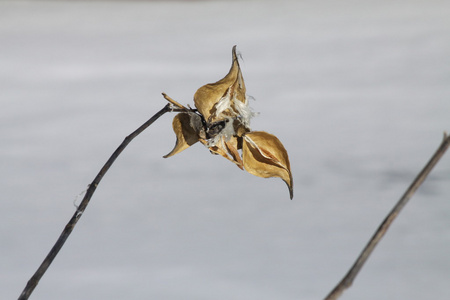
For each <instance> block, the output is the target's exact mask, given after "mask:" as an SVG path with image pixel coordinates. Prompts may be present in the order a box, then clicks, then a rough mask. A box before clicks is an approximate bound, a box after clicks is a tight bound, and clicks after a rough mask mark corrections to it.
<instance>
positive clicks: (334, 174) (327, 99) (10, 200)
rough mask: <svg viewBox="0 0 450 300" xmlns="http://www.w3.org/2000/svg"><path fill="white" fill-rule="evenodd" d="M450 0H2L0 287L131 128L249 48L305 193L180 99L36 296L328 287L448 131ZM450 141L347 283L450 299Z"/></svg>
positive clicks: (169, 295)
mask: <svg viewBox="0 0 450 300" xmlns="http://www.w3.org/2000/svg"><path fill="white" fill-rule="evenodd" d="M449 15H450V2H448V1H436V0H433V1H373V0H371V1H349V0H344V1H309V0H305V1H160V2H157V1H112V2H109V1H92V2H89V1H2V2H0V101H1V107H2V108H1V110H0V138H1V143H0V176H1V180H0V190H1V191H2V200H1V202H0V205H1V207H0V211H1V217H0V253H1V256H0V276H1V277H0V298H1V299H15V298H17V297H18V296H19V294H20V292H21V291H22V289H23V288H24V286H25V284H26V282H27V281H28V279H29V278H30V277H31V275H32V274H33V273H34V271H35V270H36V269H37V267H38V266H39V264H40V263H41V262H42V260H43V259H44V257H45V256H46V255H47V253H48V251H49V250H50V248H51V247H52V246H53V244H54V242H55V241H56V239H57V237H58V236H59V234H60V232H61V231H62V229H63V228H64V226H65V224H66V223H67V221H68V220H69V219H70V217H71V216H72V214H73V213H74V210H75V208H74V205H73V202H74V199H75V198H76V196H77V195H78V194H79V193H81V192H82V191H83V190H85V189H86V187H87V185H88V184H89V183H90V182H91V181H92V180H93V178H94V177H95V175H96V174H97V172H98V171H99V170H100V168H101V166H102V165H103V164H104V162H105V161H106V160H107V159H108V157H109V156H110V155H111V153H112V152H113V151H114V150H115V149H116V147H117V146H118V145H119V144H120V143H121V142H122V140H123V138H124V137H125V136H126V135H128V134H129V133H131V132H132V131H133V130H135V129H136V128H137V127H138V126H140V125H141V124H142V123H143V122H145V121H146V120H147V119H148V118H149V117H150V116H152V115H153V114H154V113H155V112H156V111H158V110H159V109H161V108H162V107H163V106H164V105H165V101H164V99H163V98H162V96H161V95H160V93H161V92H166V93H167V94H168V95H169V96H171V97H173V98H174V99H176V100H178V101H179V102H181V103H183V104H191V105H192V104H193V101H192V96H193V94H194V92H195V91H196V90H197V88H199V87H200V86H201V85H203V84H205V83H209V82H213V81H216V80H218V79H220V78H222V77H223V76H224V75H225V74H226V73H227V72H228V70H229V67H230V64H231V48H232V46H233V45H235V44H237V45H238V50H239V51H240V52H241V53H242V56H243V62H242V63H241V66H242V69H243V75H244V79H245V81H246V86H247V91H248V93H249V94H250V95H252V96H253V97H254V98H255V101H252V102H251V105H252V107H253V108H254V109H255V110H256V111H258V112H260V115H259V116H258V117H256V118H255V119H254V120H253V123H252V128H253V129H254V130H265V131H268V132H270V133H273V134H275V135H277V136H278V137H279V138H280V140H281V141H282V142H283V143H284V145H285V147H286V148H287V150H288V152H289V155H290V160H291V166H292V172H293V175H294V183H295V191H294V200H293V201H290V200H289V194H288V191H287V188H286V186H285V184H284V183H283V182H282V181H281V180H279V179H262V178H258V177H254V176H252V175H250V174H248V173H245V172H242V171H240V170H239V169H238V168H236V166H234V165H233V164H231V163H230V162H228V161H227V160H225V159H223V158H220V157H217V156H213V155H210V154H209V153H208V151H207V150H206V149H205V148H204V147H203V146H201V145H195V146H193V147H191V148H190V149H188V150H186V151H184V152H183V153H180V154H177V155H176V156H174V157H172V158H169V159H163V158H162V155H164V154H167V153H168V152H169V151H170V150H171V149H172V147H173V145H174V143H175V135H174V134H173V132H172V128H171V120H172V117H173V115H169V114H166V115H165V116H163V117H162V118H160V119H159V120H158V121H157V122H156V123H155V124H153V125H152V126H151V127H150V128H148V129H147V130H146V131H145V132H144V133H143V134H141V135H140V136H139V137H137V138H136V139H135V140H134V141H133V142H132V143H131V144H130V145H129V146H128V148H127V149H126V150H125V151H124V152H123V153H122V155H121V156H120V157H119V159H118V160H117V161H116V162H115V164H114V165H113V167H112V168H111V169H110V170H109V172H108V173H107V174H106V176H105V177H104V179H103V181H102V182H101V184H100V186H99V187H98V189H97V191H96V193H95V194H94V196H93V198H92V200H91V203H90V205H89V206H88V208H87V210H86V212H85V214H84V215H83V217H82V218H81V220H80V221H79V223H78V225H77V227H76V228H75V230H74V232H73V233H72V235H71V236H70V238H69V239H68V241H67V243H66V244H65V245H64V247H63V249H62V250H61V252H60V253H59V255H58V256H57V257H56V259H55V261H54V262H53V264H52V266H51V267H50V268H49V270H48V271H47V273H46V274H45V275H44V277H43V278H42V280H41V282H40V283H39V285H38V287H37V288H36V290H35V291H34V293H33V294H32V296H31V299H36V300H37V299H67V300H70V299H142V298H147V299H185V300H186V299H258V300H266V299H322V298H323V297H325V295H326V294H328V292H329V291H330V290H331V289H332V288H333V287H334V286H335V284H336V283H337V282H338V281H339V280H340V279H341V278H342V276H344V274H345V273H346V272H347V270H348V269H349V268H350V266H351V265H352V264H353V262H354V260H355V259H356V257H357V255H358V254H359V253H360V251H361V250H362V248H363V247H364V245H365V244H366V242H367V241H368V239H369V238H370V236H371V235H372V234H373V232H374V230H375V229H376V228H377V227H378V225H379V224H380V222H381V221H382V219H383V218H384V217H385V216H386V214H387V213H388V212H389V210H390V209H391V208H392V206H393V205H394V204H395V203H396V201H397V200H398V199H399V198H400V197H401V195H402V194H403V192H404V191H405V190H406V188H407V187H408V185H409V184H410V182H411V181H412V180H413V178H414V177H415V176H416V174H417V173H418V172H419V171H420V169H421V168H422V167H423V166H424V164H425V163H426V162H427V160H428V159H429V157H430V156H431V155H432V153H433V152H434V151H435V149H436V148H437V146H438V145H439V143H440V142H441V139H442V133H443V131H444V130H447V131H449V130H450V55H449V53H450V18H449ZM449 180H450V154H449V153H447V155H446V156H445V157H444V158H443V159H442V160H441V162H440V163H439V165H438V166H437V167H436V168H435V170H433V172H432V174H431V175H430V177H429V178H428V179H427V181H426V182H425V184H424V185H423V186H422V187H421V188H420V190H419V191H418V192H417V193H416V195H415V196H414V197H413V198H412V199H411V201H410V203H409V204H408V205H407V206H406V208H405V209H404V211H403V212H402V213H401V215H400V216H399V217H398V219H397V220H396V221H395V222H394V224H393V226H392V227H391V229H390V230H389V231H388V234H387V235H386V236H385V238H384V239H383V240H382V241H381V243H380V244H379V246H378V247H377V248H376V250H375V252H374V253H373V255H372V256H371V257H370V259H369V261H368V263H367V264H366V265H365V267H364V268H363V269H362V271H361V273H360V274H359V275H358V277H357V278H356V281H355V282H354V285H353V287H351V288H350V289H349V290H347V291H346V292H345V293H344V295H343V296H342V297H341V298H342V299H347V300H350V299H449V298H450V288H449V286H448V282H449V279H450V254H449V253H450V201H449V198H450V182H449Z"/></svg>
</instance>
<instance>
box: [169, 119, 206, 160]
mask: <svg viewBox="0 0 450 300" xmlns="http://www.w3.org/2000/svg"><path fill="white" fill-rule="evenodd" d="M198 119H200V117H199V116H197V115H196V114H195V113H184V112H183V113H179V114H177V115H176V116H175V117H174V118H173V122H172V127H173V131H174V132H175V134H176V136H177V142H176V144H175V147H174V148H173V150H172V151H170V153H168V154H167V155H164V156H163V157H164V158H168V157H170V156H172V155H175V154H177V153H179V152H181V151H183V150H185V149H187V148H189V147H190V146H192V145H193V144H195V143H196V142H198V140H199V134H200V131H201V127H200V126H201V125H200V124H199V122H201V120H198Z"/></svg>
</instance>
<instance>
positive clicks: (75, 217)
mask: <svg viewBox="0 0 450 300" xmlns="http://www.w3.org/2000/svg"><path fill="white" fill-rule="evenodd" d="M171 111H172V108H171V105H170V104H169V103H168V104H167V105H166V106H164V108H163V109H161V110H160V111H159V112H157V113H156V114H155V115H154V116H153V117H151V118H150V119H149V120H148V121H147V122H145V123H144V124H142V125H141V126H140V127H139V128H138V129H136V130H135V131H134V132H133V133H131V134H130V135H129V136H127V137H126V138H125V139H124V141H123V142H122V144H120V146H119V147H118V148H117V149H116V151H114V153H113V154H112V155H111V157H110V158H109V159H108V161H107V162H106V163H105V165H104V166H103V168H102V169H101V170H100V172H99V173H98V174H97V176H96V177H95V179H94V181H92V183H91V184H90V185H89V188H88V189H87V191H86V194H85V195H84V198H83V200H82V201H81V203H80V205H79V206H78V208H77V210H76V212H75V213H74V215H73V216H72V218H71V219H70V221H69V223H67V225H66V227H65V228H64V230H63V232H62V233H61V235H60V236H59V238H58V240H57V241H56V243H55V245H54V246H53V248H52V249H51V250H50V252H49V253H48V255H47V257H46V258H45V259H44V261H43V262H42V264H41V265H40V266H39V268H38V269H37V271H36V272H35V273H34V275H33V276H32V277H31V279H30V280H29V281H28V283H27V285H26V286H25V289H24V290H23V291H22V293H21V294H20V296H19V298H18V299H19V300H26V299H28V297H29V296H30V295H31V293H32V292H33V290H34V289H35V288H36V286H37V285H38V283H39V280H40V279H41V278H42V276H43V275H44V274H45V272H46V271H47V269H48V267H49V266H50V264H51V263H52V262H53V260H54V258H55V257H56V255H57V254H58V252H59V250H61V248H62V246H63V245H64V243H65V242H66V240H67V238H68V237H69V235H70V234H71V233H72V230H73V229H74V227H75V225H76V224H77V222H78V220H79V219H80V218H81V216H82V215H83V212H84V210H85V209H86V207H87V206H88V204H89V201H90V200H91V197H92V195H93V194H94V192H95V190H96V188H97V186H98V185H99V183H100V181H101V180H102V178H103V176H104V175H105V174H106V172H107V171H108V170H109V168H110V167H111V165H112V164H113V163H114V161H115V160H116V158H117V157H118V156H119V155H120V153H122V151H123V150H124V149H125V148H126V147H127V145H128V144H129V143H130V142H131V141H132V140H133V139H134V138H135V137H136V136H138V135H139V134H140V133H141V132H142V131H144V130H145V129H146V128H147V127H149V126H150V125H151V124H153V122H155V121H156V120H157V119H158V118H159V117H161V116H162V115H164V114H165V113H167V112H171Z"/></svg>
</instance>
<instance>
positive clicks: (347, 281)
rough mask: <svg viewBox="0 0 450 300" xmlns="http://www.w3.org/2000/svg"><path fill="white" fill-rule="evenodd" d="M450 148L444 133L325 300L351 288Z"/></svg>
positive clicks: (449, 137)
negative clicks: (379, 244) (411, 199)
mask: <svg viewBox="0 0 450 300" xmlns="http://www.w3.org/2000/svg"><path fill="white" fill-rule="evenodd" d="M449 146H450V136H448V135H447V134H446V133H444V139H443V141H442V143H441V145H440V146H439V148H438V149H437V150H436V152H435V153H434V155H433V156H432V157H431V159H430V160H429V161H428V163H427V164H426V165H425V167H424V168H423V169H422V171H421V172H420V173H419V174H418V175H417V177H416V178H415V179H414V181H413V182H412V183H411V185H410V186H409V188H408V189H407V190H406V192H405V193H404V194H403V196H402V197H401V198H400V200H399V201H398V202H397V204H396V205H395V206H394V208H393V209H392V210H391V211H390V213H389V214H388V215H387V217H386V218H385V219H384V220H383V222H382V223H381V225H380V226H379V227H378V229H377V231H376V232H375V234H374V235H373V236H372V238H371V239H370V241H369V243H368V244H367V245H366V247H365V248H364V250H363V251H362V252H361V254H360V255H359V257H358V259H357V260H356V261H355V263H354V264H353V266H352V267H351V268H350V270H349V271H348V273H347V274H346V275H345V276H344V278H343V279H342V280H341V281H340V282H339V283H338V284H337V285H336V287H335V288H334V289H333V290H332V291H331V292H330V293H329V294H328V296H327V297H326V298H325V300H335V299H337V298H339V297H340V295H341V294H342V293H343V292H344V290H346V289H347V288H349V287H350V286H351V285H352V283H353V280H354V279H355V277H356V276H357V275H358V273H359V271H360V270H361V268H362V267H363V265H364V263H365V262H366V261H367V259H368V258H369V256H370V254H371V253H372V252H373V250H374V249H375V246H376V245H377V244H378V242H379V241H380V240H381V238H382V237H383V236H384V235H385V233H386V231H387V230H388V229H389V226H390V225H391V223H392V222H393V221H394V219H395V218H396V217H397V215H398V214H399V213H400V211H401V210H402V209H403V207H404V206H405V205H406V203H407V202H408V201H409V199H410V198H411V197H412V196H413V195H414V193H415V192H416V191H417V189H418V188H419V186H420V185H421V184H422V183H423V182H424V181H425V179H426V178H427V176H428V174H430V172H431V170H432V169H433V168H434V166H435V165H436V164H437V163H438V161H439V160H440V159H441V157H442V156H443V155H444V154H445V152H446V151H447V149H448V147H449Z"/></svg>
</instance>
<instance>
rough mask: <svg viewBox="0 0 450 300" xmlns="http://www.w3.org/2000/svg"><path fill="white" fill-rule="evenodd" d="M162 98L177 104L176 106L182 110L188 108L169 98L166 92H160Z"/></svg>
mask: <svg viewBox="0 0 450 300" xmlns="http://www.w3.org/2000/svg"><path fill="white" fill-rule="evenodd" d="M162 95H163V97H164V99H166V100H167V101H169V102H170V103H171V104H173V105H175V106H177V107H178V108H181V109H183V110H189V109H188V108H186V107H185V106H183V105H182V104H180V103H178V102H177V101H175V100H173V99H172V98H170V97H169V96H168V95H167V94H166V93H162Z"/></svg>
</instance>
